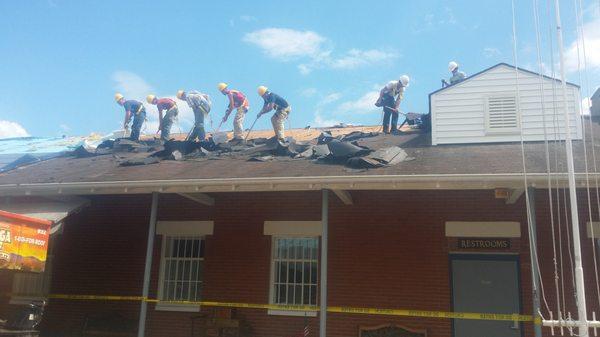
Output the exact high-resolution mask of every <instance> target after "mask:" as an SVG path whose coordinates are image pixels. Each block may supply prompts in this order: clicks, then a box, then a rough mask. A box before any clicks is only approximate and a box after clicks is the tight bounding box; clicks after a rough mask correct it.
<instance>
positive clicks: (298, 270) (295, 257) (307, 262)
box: [271, 237, 319, 305]
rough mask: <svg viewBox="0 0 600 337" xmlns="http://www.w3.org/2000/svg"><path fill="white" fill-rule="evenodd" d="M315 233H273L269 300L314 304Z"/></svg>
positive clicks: (315, 288)
mask: <svg viewBox="0 0 600 337" xmlns="http://www.w3.org/2000/svg"><path fill="white" fill-rule="evenodd" d="M318 252H319V239H318V237H273V253H272V255H273V258H272V287H271V302H272V303H274V304H289V305H316V304H317V280H318V274H317V272H318V264H319V263H318V261H319V257H318Z"/></svg>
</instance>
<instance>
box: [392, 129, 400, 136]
mask: <svg viewBox="0 0 600 337" xmlns="http://www.w3.org/2000/svg"><path fill="white" fill-rule="evenodd" d="M401 133H402V132H401V131H400V130H398V129H392V132H391V134H392V135H399V134H401Z"/></svg>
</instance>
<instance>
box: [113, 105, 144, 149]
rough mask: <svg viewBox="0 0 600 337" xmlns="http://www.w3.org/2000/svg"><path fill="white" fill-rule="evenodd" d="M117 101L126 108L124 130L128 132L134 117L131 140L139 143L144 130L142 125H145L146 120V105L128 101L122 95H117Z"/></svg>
mask: <svg viewBox="0 0 600 337" xmlns="http://www.w3.org/2000/svg"><path fill="white" fill-rule="evenodd" d="M115 101H117V104H119V105H120V106H122V107H123V108H125V121H124V122H123V129H125V130H127V129H128V128H129V121H131V118H132V117H133V123H132V124H131V134H130V135H129V139H131V140H133V141H138V140H139V139H140V130H142V125H143V124H144V120H146V108H145V107H144V104H142V102H139V101H136V100H133V99H130V100H126V99H125V97H123V95H121V94H120V93H116V94H115Z"/></svg>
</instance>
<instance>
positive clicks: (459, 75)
mask: <svg viewBox="0 0 600 337" xmlns="http://www.w3.org/2000/svg"><path fill="white" fill-rule="evenodd" d="M448 70H449V71H450V72H451V73H452V77H450V83H448V82H446V80H442V87H447V86H449V85H453V84H456V83H458V82H462V81H464V80H465V78H467V74H465V73H464V72H462V71H460V70H458V63H456V62H455V61H450V63H448Z"/></svg>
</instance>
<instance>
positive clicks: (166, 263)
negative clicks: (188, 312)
mask: <svg viewBox="0 0 600 337" xmlns="http://www.w3.org/2000/svg"><path fill="white" fill-rule="evenodd" d="M203 265H204V239H203V236H164V237H163V246H162V256H161V274H160V282H159V290H158V296H159V300H161V301H164V302H173V301H190V302H198V301H200V300H201V298H202V283H203V282H202V280H203V277H202V275H203V267H204V266H203ZM173 305H174V306H175V307H177V306H181V304H177V303H174V304H173ZM184 305H185V304H184ZM167 306H169V304H167ZM195 307H198V306H197V305H196V306H195ZM163 309H166V306H165V305H163Z"/></svg>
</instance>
